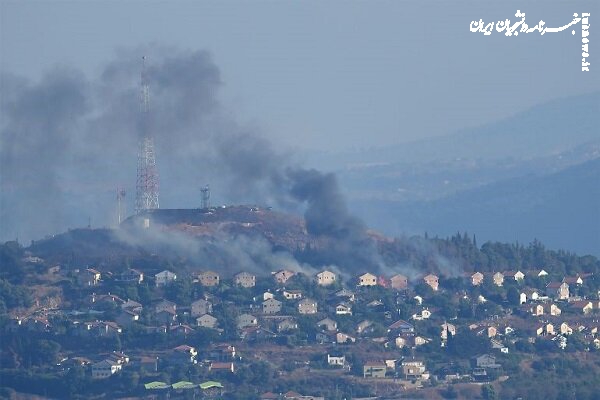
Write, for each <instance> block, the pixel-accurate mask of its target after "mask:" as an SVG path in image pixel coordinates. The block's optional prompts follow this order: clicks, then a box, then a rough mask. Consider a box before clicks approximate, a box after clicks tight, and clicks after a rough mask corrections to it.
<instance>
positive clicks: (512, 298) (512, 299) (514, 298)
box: [506, 286, 521, 306]
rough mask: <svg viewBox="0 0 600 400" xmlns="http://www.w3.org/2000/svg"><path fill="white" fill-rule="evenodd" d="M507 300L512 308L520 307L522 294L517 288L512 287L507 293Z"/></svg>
mask: <svg viewBox="0 0 600 400" xmlns="http://www.w3.org/2000/svg"><path fill="white" fill-rule="evenodd" d="M506 299H507V300H508V303H509V304H510V305H511V306H518V305H519V304H520V303H521V293H520V292H519V289H517V288H516V287H515V286H511V287H509V288H508V290H507V291H506Z"/></svg>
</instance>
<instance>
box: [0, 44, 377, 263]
mask: <svg viewBox="0 0 600 400" xmlns="http://www.w3.org/2000/svg"><path fill="white" fill-rule="evenodd" d="M142 55H147V56H148V64H147V75H148V79H149V84H150V93H151V96H150V109H151V113H150V116H149V118H150V119H149V121H148V127H149V129H150V132H151V134H152V135H153V136H154V138H155V143H156V152H157V165H158V168H159V171H160V175H161V177H160V180H161V206H162V207H164V208H177V207H194V206H197V202H196V200H195V199H194V198H198V189H199V187H200V186H201V185H202V184H204V183H206V182H209V183H210V184H211V186H212V187H213V188H215V189H216V190H215V191H216V192H218V193H219V194H220V196H219V197H220V198H223V199H225V200H227V201H230V202H236V203H261V204H271V205H275V206H277V207H280V208H284V209H288V210H296V211H298V210H300V209H302V207H304V209H305V217H306V222H307V229H308V231H309V232H310V233H312V234H314V235H323V236H327V237H329V238H330V240H331V246H330V248H329V249H328V260H326V262H327V263H338V264H343V265H344V267H346V268H350V269H352V270H357V271H358V268H359V267H360V268H361V269H364V268H367V267H370V268H376V267H379V266H380V265H381V260H380V259H379V256H378V255H377V251H376V249H375V246H374V244H373V243H372V241H371V240H370V239H369V238H368V237H367V235H366V233H365V230H366V229H365V228H366V227H365V226H364V224H363V223H362V222H361V221H360V220H358V219H357V218H355V217H353V216H351V215H350V213H349V212H348V210H347V206H346V203H345V201H344V198H343V196H342V194H341V192H340V189H339V187H338V184H337V181H336V179H335V176H334V175H332V174H326V173H321V172H319V171H316V170H305V169H302V168H300V167H298V166H297V165H296V164H295V163H294V161H293V157H292V155H291V154H288V153H285V152H278V151H275V150H274V149H273V148H272V146H271V144H270V143H269V142H268V141H267V140H265V139H264V138H262V137H261V136H260V135H259V134H257V132H255V131H254V130H252V129H250V128H247V127H243V126H240V124H239V123H238V122H237V121H236V120H235V118H233V117H232V116H231V115H230V114H231V113H230V112H229V111H228V110H227V109H226V108H224V107H223V106H222V105H221V104H220V101H219V98H218V91H219V88H220V87H221V85H222V79H221V76H220V72H219V69H218V68H217V66H216V65H215V64H214V62H213V61H212V59H211V56H210V54H208V53H207V52H204V51H181V50H178V49H174V48H165V47H157V46H155V47H143V48H137V49H124V50H119V51H118V52H117V57H116V58H115V60H113V61H112V62H110V63H108V64H107V66H106V67H105V68H104V70H103V72H102V74H101V75H100V76H99V77H97V78H94V79H89V78H86V77H84V76H83V75H82V74H81V73H79V72H77V71H73V70H70V69H65V68H56V69H55V70H53V71H51V72H49V73H47V74H46V75H44V76H43V77H42V78H41V79H40V81H39V82H29V81H26V80H24V79H21V78H18V77H16V76H14V75H9V74H3V75H2V92H3V93H2V103H1V115H2V121H3V122H2V127H1V136H0V138H1V144H2V146H1V149H0V160H1V163H2V164H1V165H2V182H1V185H2V190H1V193H0V196H1V210H0V212H1V215H0V216H1V219H2V221H3V223H2V227H1V228H0V229H1V232H0V235H1V238H2V239H3V240H10V239H14V238H15V237H17V236H18V237H20V238H21V239H25V240H27V239H38V238H41V237H42V236H43V235H45V234H52V233H57V232H60V231H64V230H66V229H67V228H68V227H73V226H82V225H84V224H86V223H87V220H88V217H90V218H91V219H92V220H93V221H94V222H95V225H98V222H97V221H100V224H101V225H110V224H111V222H112V220H111V218H112V217H113V216H114V214H113V212H114V205H115V200H114V189H115V188H116V187H117V186H119V185H120V186H126V187H128V188H129V201H130V202H133V196H134V191H133V185H134V183H135V171H136V165H135V163H136V152H137V143H138V140H139V137H140V132H141V120H140V115H141V113H140V102H139V98H140V97H139V92H140V87H139V83H140V78H139V73H140V68H141V56H142ZM249 79H250V77H249Z"/></svg>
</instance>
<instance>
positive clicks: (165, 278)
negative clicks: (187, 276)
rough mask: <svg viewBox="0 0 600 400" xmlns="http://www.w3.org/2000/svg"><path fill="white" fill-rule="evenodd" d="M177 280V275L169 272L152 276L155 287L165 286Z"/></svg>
mask: <svg viewBox="0 0 600 400" xmlns="http://www.w3.org/2000/svg"><path fill="white" fill-rule="evenodd" d="M176 279H177V275H176V274H174V273H173V272H171V271H168V270H164V271H162V272H159V273H158V274H156V275H154V281H155V283H156V287H159V286H165V285H166V284H168V283H171V282H173V281H175V280H176Z"/></svg>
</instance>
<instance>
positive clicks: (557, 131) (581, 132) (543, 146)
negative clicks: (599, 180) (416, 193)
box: [314, 92, 600, 169]
mask: <svg viewBox="0 0 600 400" xmlns="http://www.w3.org/2000/svg"><path fill="white" fill-rule="evenodd" d="M599 127H600V92H592V93H588V94H583V95H578V96H572V97H566V98H559V99H555V100H552V101H549V102H546V103H543V104H540V105H536V106H534V107H531V108H529V109H527V110H524V111H522V112H519V113H517V114H515V115H513V116H511V117H507V118H504V119H502V120H499V121H495V122H491V123H488V124H485V125H482V126H478V127H473V128H467V129H463V130H460V131H457V132H454V133H451V134H448V135H444V136H438V137H434V138H427V139H423V140H419V141H415V142H410V143H403V144H398V145H393V146H386V147H383V148H373V149H365V150H360V151H356V152H351V153H340V154H326V155H321V156H317V157H316V158H315V160H314V161H315V163H316V164H317V165H325V166H327V167H328V168H332V169H336V168H342V167H343V166H344V165H352V164H369V163H393V162H408V163H427V162H432V161H448V160H453V159H457V158H470V159H496V158H508V157H513V158H522V159H531V158H536V157H544V156H548V155H552V154H556V153H559V152H562V151H567V150H568V149H571V148H573V147H576V146H578V145H581V144H583V143H586V142H591V141H595V140H598V139H599V133H598V131H599Z"/></svg>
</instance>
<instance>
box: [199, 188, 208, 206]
mask: <svg viewBox="0 0 600 400" xmlns="http://www.w3.org/2000/svg"><path fill="white" fill-rule="evenodd" d="M200 193H202V209H203V210H207V209H209V208H210V187H209V186H208V185H206V186H204V187H203V188H201V189H200Z"/></svg>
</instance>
